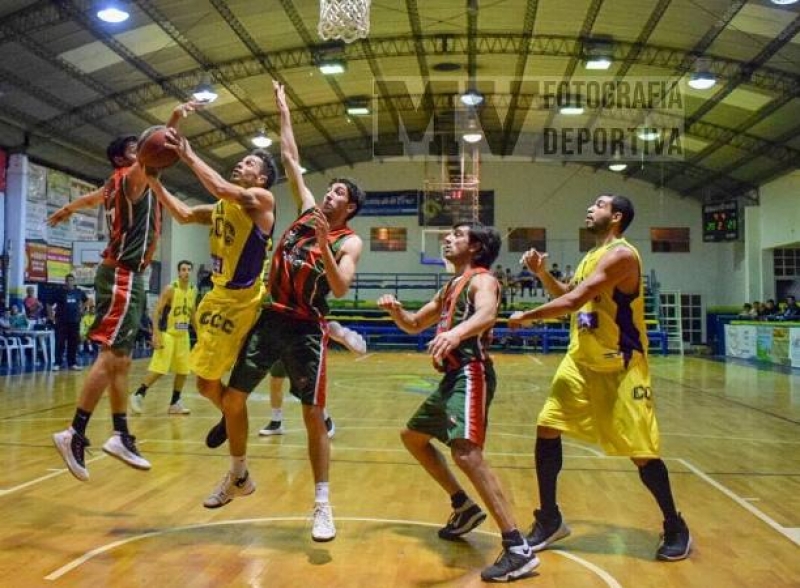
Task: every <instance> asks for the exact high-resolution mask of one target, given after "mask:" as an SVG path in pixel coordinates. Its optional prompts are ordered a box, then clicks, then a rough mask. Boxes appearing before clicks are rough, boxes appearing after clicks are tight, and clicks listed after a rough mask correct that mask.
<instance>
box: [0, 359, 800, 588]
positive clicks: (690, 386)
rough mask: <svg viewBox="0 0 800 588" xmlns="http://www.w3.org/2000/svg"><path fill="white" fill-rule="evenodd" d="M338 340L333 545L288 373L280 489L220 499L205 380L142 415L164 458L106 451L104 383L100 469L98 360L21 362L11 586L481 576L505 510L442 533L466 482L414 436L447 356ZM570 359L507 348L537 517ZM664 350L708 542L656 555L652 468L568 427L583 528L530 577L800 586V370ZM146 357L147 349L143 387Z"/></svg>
mask: <svg viewBox="0 0 800 588" xmlns="http://www.w3.org/2000/svg"><path fill="white" fill-rule="evenodd" d="M331 356H332V357H331V362H330V373H331V389H330V404H329V407H330V410H331V414H332V415H333V417H334V420H335V422H336V426H337V430H336V437H335V438H334V440H333V445H332V468H331V486H332V496H331V498H332V503H333V505H334V515H335V517H336V522H337V528H338V536H337V538H336V540H335V541H333V542H331V543H314V542H313V541H312V540H311V537H310V523H309V520H308V519H309V515H310V510H311V507H312V502H313V484H312V481H311V477H310V468H309V465H308V462H307V459H306V447H305V432H304V430H303V428H302V421H301V419H300V407H299V405H298V404H297V403H296V402H291V401H289V400H288V399H287V401H286V403H285V406H284V412H285V415H286V425H287V428H288V430H287V432H286V435H284V436H281V437H272V438H259V437H258V435H257V432H258V429H259V428H260V427H261V426H262V425H263V424H264V423H266V421H268V420H269V414H270V413H269V402H268V394H267V393H266V385H263V386H262V388H261V389H259V390H258V391H257V392H256V393H255V394H254V395H253V397H252V398H251V401H250V405H249V406H250V428H251V434H250V456H249V460H250V461H249V463H250V472H251V474H252V476H253V477H254V479H255V481H256V483H257V484H258V490H257V491H256V493H255V494H253V495H252V496H249V497H244V498H237V499H235V500H234V501H233V502H232V503H230V504H229V505H227V506H225V507H223V508H220V509H217V510H207V509H205V508H203V506H202V501H203V499H204V498H205V497H206V495H207V494H208V493H209V492H210V491H211V490H212V489H213V488H214V486H215V485H216V484H217V482H218V481H219V479H220V478H221V477H222V475H223V474H224V473H225V471H226V470H227V468H228V458H227V452H226V450H225V447H223V448H220V449H218V450H209V449H207V448H206V447H205V445H204V443H203V439H204V438H205V433H206V431H207V429H208V428H209V427H210V426H211V425H212V424H213V423H214V422H215V421H216V419H217V416H218V415H217V414H216V413H215V411H214V409H213V408H212V406H211V405H210V404H209V403H208V402H207V401H206V400H205V399H203V398H201V397H199V396H198V395H197V394H196V392H195V391H194V381H193V379H192V378H190V379H189V381H188V383H187V386H186V392H185V394H184V399H185V400H184V402H185V404H186V405H187V406H188V407H190V408H191V409H192V414H191V415H190V416H183V417H178V416H167V414H166V409H167V403H168V399H169V391H170V390H171V378H169V379H167V378H163V379H162V380H161V381H159V382H158V383H157V384H156V386H155V388H154V389H152V390H151V391H150V392H149V393H148V396H147V399H146V400H145V414H144V415H142V416H138V417H137V416H131V417H130V421H131V429H132V432H133V433H134V434H136V435H137V437H138V439H139V446H140V449H141V450H142V453H143V454H144V455H145V456H146V457H147V458H148V459H149V460H150V461H151V462H152V464H153V469H152V470H151V471H150V472H139V471H136V470H133V469H131V468H129V467H127V466H125V465H123V464H121V463H120V462H118V461H116V460H114V459H110V458H108V457H107V456H106V455H105V454H104V453H103V452H102V451H101V450H100V446H101V445H102V444H103V442H104V441H105V439H106V437H107V436H108V434H109V432H110V424H111V423H110V416H109V414H108V404H107V402H106V401H105V400H104V401H102V402H101V404H100V406H99V407H98V410H97V412H96V416H95V417H94V418H93V419H92V421H91V423H90V425H89V431H88V436H89V438H90V439H91V440H92V442H93V445H94V451H93V454H92V455H90V456H88V467H89V470H90V475H91V479H90V480H89V482H86V483H81V482H78V481H77V480H75V479H74V478H73V477H72V476H71V475H70V474H69V473H67V472H66V471H65V470H64V469H63V467H62V462H61V459H60V457H59V456H58V455H57V453H56V451H55V449H54V448H53V446H52V443H51V440H50V436H51V434H52V433H53V432H54V431H57V430H60V429H63V428H64V427H65V426H67V425H68V424H69V421H70V420H71V417H72V414H73V411H74V403H75V397H76V393H77V390H78V389H79V386H80V383H81V381H82V379H83V377H84V374H83V373H78V372H63V371H62V372H60V373H52V372H38V373H34V374H24V375H13V376H4V377H2V378H0V450H1V451H2V460H1V461H0V466H1V467H2V469H0V472H1V473H0V512H2V519H1V520H2V524H0V586H4V587H15V588H16V587H19V586H24V587H27V586H54V587H57V586H69V587H83V586H85V587H92V588H95V587H99V586H109V587H133V586H137V587H138V586H148V587H153V588H155V587H162V586H181V587H192V588H194V587H212V586H214V587H217V586H263V587H267V586H269V587H284V586H286V587H298V586H303V587H304V588H315V587H323V588H339V587H350V586H353V587H361V586H374V587H381V588H383V587H387V586H398V587H406V586H412V587H419V588H427V587H434V586H436V587H439V586H479V585H481V581H480V577H479V572H480V570H481V568H483V567H484V566H486V565H488V564H490V563H491V562H492V561H493V559H494V558H495V557H496V556H497V554H498V552H499V539H498V537H497V528H496V526H495V525H494V523H493V522H492V521H491V520H487V522H486V523H484V525H483V526H482V527H481V528H480V529H479V530H477V531H476V532H473V533H471V534H470V535H468V536H467V538H466V540H464V541H462V542H457V543H448V542H444V541H441V540H439V539H438V538H437V537H436V529H437V527H438V526H440V525H441V524H442V523H443V522H444V521H445V520H446V519H447V516H448V514H449V503H448V499H447V496H445V495H444V493H443V492H442V491H441V490H440V489H439V488H438V487H437V486H436V485H435V484H434V482H433V481H432V480H430V479H429V478H428V477H427V475H426V474H425V473H424V471H423V470H422V468H421V467H419V466H418V465H417V464H416V463H415V462H413V460H412V458H411V457H410V456H409V455H408V454H407V453H406V452H405V450H404V449H403V447H402V446H401V444H400V441H399V438H398V430H399V429H400V427H401V426H402V425H403V424H404V422H405V420H406V418H407V417H408V416H409V415H410V414H411V412H412V411H413V410H414V409H415V408H416V406H417V405H418V404H419V402H420V401H421V400H422V398H423V397H424V395H425V394H426V393H427V392H428V391H429V390H430V389H431V388H432V386H434V385H435V383H436V381H437V379H438V378H437V375H436V374H435V372H434V371H433V370H432V368H431V367H430V364H429V361H428V359H427V357H426V356H424V355H422V354H417V353H405V352H384V353H375V354H371V355H369V356H367V357H366V358H364V359H361V360H356V359H354V358H353V356H351V355H348V354H345V353H332V354H331ZM560 357H561V355H560V354H551V355H545V356H543V355H501V354H498V355H497V356H496V363H497V368H498V376H499V390H498V394H497V397H496V399H495V403H494V404H493V406H492V410H491V427H490V429H489V436H488V443H487V447H486V451H487V455H488V458H489V460H490V463H491V464H492V465H493V467H494V468H495V469H496V471H497V472H498V474H499V476H500V477H501V480H502V482H503V484H504V486H505V489H506V492H507V494H508V496H509V498H510V500H511V501H512V503H513V506H514V511H515V513H516V515H517V518H518V523H519V524H520V526H522V527H524V528H526V529H527V528H528V526H529V525H530V523H531V510H532V508H534V507H535V506H536V505H537V502H538V498H537V490H536V482H535V472H534V470H533V443H534V435H535V426H534V423H535V417H536V414H537V412H538V410H539V408H540V407H541V406H542V403H543V400H544V398H545V395H546V393H547V388H548V383H549V380H550V378H551V376H552V374H553V371H554V369H555V366H556V365H557V362H558V361H559V359H560ZM652 364H653V375H654V382H653V383H654V387H655V391H656V398H657V403H658V410H659V417H660V425H661V432H662V445H663V451H664V457H665V460H666V463H667V465H668V467H669V468H670V471H671V476H672V484H673V489H674V492H675V495H676V498H677V501H678V505H679V508H680V510H681V511H682V512H683V514H684V516H685V518H686V520H687V521H688V523H689V525H690V527H691V530H692V535H693V537H694V541H695V550H694V552H693V554H692V557H691V558H690V559H688V560H686V561H683V562H678V563H661V562H656V561H654V560H653V553H654V550H655V548H656V545H657V544H658V536H659V532H660V524H661V520H660V516H659V513H658V511H657V508H656V505H655V502H654V501H653V500H652V498H651V497H650V496H649V494H648V493H647V492H646V490H645V489H644V487H643V486H642V485H641V483H640V481H639V477H638V475H637V472H636V470H635V468H634V467H633V466H632V464H630V463H629V462H628V461H627V460H625V459H618V458H606V457H604V456H603V455H602V454H601V453H600V452H599V451H598V450H597V448H595V447H591V446H587V445H584V444H581V443H575V442H573V441H569V440H568V439H566V438H565V441H566V443H565V446H564V447H565V459H564V471H563V473H562V476H561V479H560V483H559V493H560V503H561V506H562V510H563V511H564V513H565V517H566V520H567V522H568V523H569V524H570V525H571V527H572V530H573V534H572V536H571V537H569V538H568V539H566V540H564V541H562V542H561V543H559V544H558V548H557V549H553V550H551V551H546V552H544V553H542V554H541V560H542V563H541V566H540V567H539V568H538V570H537V573H536V574H535V575H534V576H533V577H530V578H527V579H523V580H520V581H519V582H517V585H520V586H537V587H539V588H550V587H558V588H571V587H576V588H577V587H580V588H593V587H602V586H608V587H620V586H621V587H625V588H664V587H675V588H677V587H681V588H690V587H696V588H708V587H720V588H723V587H724V588H733V587H737V586H741V587H748V588H753V587H757V586H769V587H773V588H776V587H790V586H794V587H796V586H800V549H798V545H800V376H799V375H798V374H797V372H796V371H795V372H794V374H786V373H780V372H778V371H766V370H759V369H756V368H755V367H753V366H744V365H736V364H732V363H718V362H713V361H708V360H703V359H697V358H688V357H687V358H682V357H678V356H670V357H653V358H652ZM146 367H147V362H146V360H138V361H135V362H134V369H133V374H132V378H131V388H135V386H136V385H138V382H139V381H140V379H141V377H142V376H143V374H144V372H145V369H146ZM461 477H462V478H463V476H461ZM467 488H469V486H467ZM471 494H472V495H473V496H476V494H475V493H474V492H472V493H471Z"/></svg>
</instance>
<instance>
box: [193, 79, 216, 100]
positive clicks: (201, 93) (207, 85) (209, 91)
mask: <svg viewBox="0 0 800 588" xmlns="http://www.w3.org/2000/svg"><path fill="white" fill-rule="evenodd" d="M218 96H219V94H217V93H216V92H215V91H214V87H213V86H212V85H211V82H210V81H209V78H208V76H203V79H202V81H201V82H200V83H199V84H197V87H196V88H195V89H194V91H193V92H192V97H194V99H195V100H197V101H198V102H202V103H203V104H211V103H212V102H214V100H216V99H217V98H218Z"/></svg>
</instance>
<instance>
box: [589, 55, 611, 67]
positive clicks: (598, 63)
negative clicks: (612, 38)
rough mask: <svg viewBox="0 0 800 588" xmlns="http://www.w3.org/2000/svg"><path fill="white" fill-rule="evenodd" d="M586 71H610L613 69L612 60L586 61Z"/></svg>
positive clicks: (591, 59)
mask: <svg viewBox="0 0 800 588" xmlns="http://www.w3.org/2000/svg"><path fill="white" fill-rule="evenodd" d="M584 67H585V68H586V69H608V68H609V67H611V59H609V58H608V57H592V58H590V59H587V60H586V64H585V65H584Z"/></svg>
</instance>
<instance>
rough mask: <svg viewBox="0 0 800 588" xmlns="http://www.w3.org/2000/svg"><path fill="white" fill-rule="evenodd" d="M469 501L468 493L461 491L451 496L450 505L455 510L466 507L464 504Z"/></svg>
mask: <svg viewBox="0 0 800 588" xmlns="http://www.w3.org/2000/svg"><path fill="white" fill-rule="evenodd" d="M467 500H469V497H468V496H467V493H466V492H464V491H463V490H459V491H458V492H456V493H454V494H453V495H452V496H450V505H451V506H452V507H453V510H455V509H457V508H461V507H462V506H464V503H465V502H466V501H467Z"/></svg>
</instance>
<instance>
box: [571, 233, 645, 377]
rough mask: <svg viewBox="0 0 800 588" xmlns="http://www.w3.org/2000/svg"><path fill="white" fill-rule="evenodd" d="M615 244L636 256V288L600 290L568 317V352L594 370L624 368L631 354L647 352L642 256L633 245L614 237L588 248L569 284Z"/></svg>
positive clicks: (583, 276)
mask: <svg viewBox="0 0 800 588" xmlns="http://www.w3.org/2000/svg"><path fill="white" fill-rule="evenodd" d="M616 247H627V248H628V249H630V250H631V251H632V252H633V253H634V255H635V256H636V259H637V260H638V262H639V277H640V286H639V291H638V292H637V293H636V294H632V295H630V294H623V293H622V292H620V291H619V290H618V289H616V288H614V289H613V290H609V291H605V292H602V293H601V294H600V295H599V296H597V297H596V298H594V299H592V300H590V301H589V302H587V303H586V304H584V305H583V306H582V307H581V308H580V309H579V310H578V312H576V313H574V314H573V315H572V317H571V319H570V344H569V350H568V353H569V354H570V355H572V357H573V359H574V360H575V361H576V362H578V363H580V364H582V365H586V366H588V367H591V368H592V369H597V370H619V369H624V368H625V367H627V365H628V364H629V363H630V361H631V359H632V357H633V355H634V354H635V353H639V354H642V355H644V354H645V353H647V332H646V331H645V323H644V288H643V286H642V285H641V275H642V259H641V257H640V256H639V252H638V251H637V250H636V248H635V247H634V246H633V245H631V244H630V243H628V241H626V240H625V239H615V240H614V241H612V242H611V243H608V244H607V245H603V246H600V247H597V248H595V249H592V250H591V251H590V252H589V253H587V254H586V256H585V257H584V258H583V259H582V260H581V262H580V264H579V265H578V267H577V269H576V270H575V277H574V278H573V280H572V283H573V284H575V285H577V284H579V283H580V282H581V281H583V280H585V279H586V278H587V277H589V275H591V273H592V272H593V271H594V270H595V268H596V267H597V264H598V263H599V261H600V259H601V258H602V257H603V255H605V254H606V253H608V252H609V251H611V250H612V249H614V248H616Z"/></svg>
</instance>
